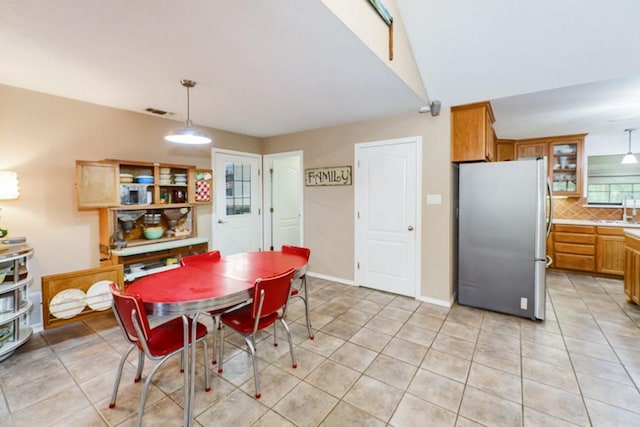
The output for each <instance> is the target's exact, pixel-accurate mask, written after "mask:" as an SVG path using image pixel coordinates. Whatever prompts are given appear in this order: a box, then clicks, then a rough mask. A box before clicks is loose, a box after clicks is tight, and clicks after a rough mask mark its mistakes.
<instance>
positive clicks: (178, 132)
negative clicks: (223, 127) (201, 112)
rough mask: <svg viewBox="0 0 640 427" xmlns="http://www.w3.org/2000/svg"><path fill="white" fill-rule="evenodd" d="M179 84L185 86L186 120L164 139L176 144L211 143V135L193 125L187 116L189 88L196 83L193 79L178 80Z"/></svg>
mask: <svg viewBox="0 0 640 427" xmlns="http://www.w3.org/2000/svg"><path fill="white" fill-rule="evenodd" d="M180 84H181V85H182V86H184V87H186V88H187V121H186V122H185V124H184V126H182V127H179V128H176V129H173V130H172V131H171V132H169V133H168V134H167V135H166V136H165V137H164V139H165V140H166V141H169V142H175V143H177V144H190V145H202V144H209V143H211V141H212V139H211V137H210V136H209V135H208V134H207V133H206V132H205V131H203V130H202V129H198V128H196V127H193V123H192V122H191V119H190V117H189V113H190V111H189V89H190V88H192V87H194V86H195V85H196V82H194V81H193V80H180Z"/></svg>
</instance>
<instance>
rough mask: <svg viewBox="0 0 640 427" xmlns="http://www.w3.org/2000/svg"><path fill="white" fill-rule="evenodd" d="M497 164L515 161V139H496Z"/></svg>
mask: <svg viewBox="0 0 640 427" xmlns="http://www.w3.org/2000/svg"><path fill="white" fill-rule="evenodd" d="M495 153H496V158H495V160H496V162H506V161H509V160H515V159H516V155H515V141H514V140H513V139H496V150H495Z"/></svg>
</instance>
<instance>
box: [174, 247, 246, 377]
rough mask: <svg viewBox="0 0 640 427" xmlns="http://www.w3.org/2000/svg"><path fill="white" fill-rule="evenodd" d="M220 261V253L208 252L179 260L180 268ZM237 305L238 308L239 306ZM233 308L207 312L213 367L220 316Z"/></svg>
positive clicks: (215, 361)
mask: <svg viewBox="0 0 640 427" xmlns="http://www.w3.org/2000/svg"><path fill="white" fill-rule="evenodd" d="M219 260H220V251H209V252H205V253H202V254H197V255H189V256H186V257H184V258H182V259H181V260H180V265H181V266H183V267H184V266H186V265H198V264H207V263H211V262H217V261H219ZM244 304H246V303H242V304H240V305H244ZM240 305H239V306H240ZM236 307H238V306H235V307H231V308H221V309H218V310H213V311H209V312H208V313H209V314H210V315H211V318H212V319H213V346H212V347H213V348H212V349H211V355H212V356H211V364H213V365H215V364H216V363H217V360H216V356H217V355H218V353H217V352H216V348H217V341H218V340H217V332H216V331H218V330H219V329H220V315H221V314H222V313H224V312H225V311H228V310H233V309H234V308H236Z"/></svg>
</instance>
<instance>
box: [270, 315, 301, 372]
mask: <svg viewBox="0 0 640 427" xmlns="http://www.w3.org/2000/svg"><path fill="white" fill-rule="evenodd" d="M278 320H280V323H282V326H283V327H284V330H285V332H286V333H287V340H289V353H291V367H292V368H293V369H296V368H297V367H298V364H297V363H296V356H295V354H294V353H293V339H291V331H290V330H289V325H287V323H286V322H285V321H284V319H283V318H279V319H278ZM274 325H275V323H274Z"/></svg>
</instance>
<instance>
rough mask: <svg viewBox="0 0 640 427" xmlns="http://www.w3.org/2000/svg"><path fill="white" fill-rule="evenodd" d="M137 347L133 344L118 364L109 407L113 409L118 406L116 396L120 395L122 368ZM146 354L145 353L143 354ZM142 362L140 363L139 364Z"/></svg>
mask: <svg viewBox="0 0 640 427" xmlns="http://www.w3.org/2000/svg"><path fill="white" fill-rule="evenodd" d="M134 348H136V345H135V344H134V345H132V346H131V347H130V348H129V350H127V352H126V353H125V354H124V355H123V356H122V358H121V359H120V364H119V365H118V372H117V373H116V382H115V384H114V385H113V392H112V393H111V402H109V408H110V409H113V408H115V407H116V397H117V396H118V387H120V379H121V378H122V370H123V368H124V363H125V362H126V361H127V357H129V355H130V354H131V352H132V351H133V349H134ZM143 356H144V355H143ZM139 364H140V363H138V365H139Z"/></svg>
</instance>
